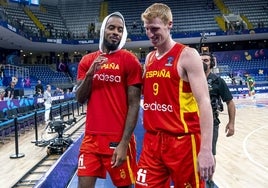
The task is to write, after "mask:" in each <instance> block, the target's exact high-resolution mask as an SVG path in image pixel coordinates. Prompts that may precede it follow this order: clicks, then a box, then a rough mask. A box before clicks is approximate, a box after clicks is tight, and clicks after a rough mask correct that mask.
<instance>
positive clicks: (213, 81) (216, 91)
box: [207, 73, 233, 102]
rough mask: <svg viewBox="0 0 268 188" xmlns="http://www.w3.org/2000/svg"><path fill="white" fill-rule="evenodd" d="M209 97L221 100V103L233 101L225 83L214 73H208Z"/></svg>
mask: <svg viewBox="0 0 268 188" xmlns="http://www.w3.org/2000/svg"><path fill="white" fill-rule="evenodd" d="M207 81H208V87H209V94H210V97H213V96H215V97H217V98H219V97H220V98H221V99H222V101H223V102H228V101H230V100H232V99H233V95H232V93H231V92H230V90H229V87H228V86H227V84H226V82H225V81H224V80H223V79H222V78H221V77H219V76H217V75H215V74H214V73H210V74H209V75H208V77H207Z"/></svg>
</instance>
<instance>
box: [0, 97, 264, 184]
mask: <svg viewBox="0 0 268 188" xmlns="http://www.w3.org/2000/svg"><path fill="white" fill-rule="evenodd" d="M235 104H236V108H237V115H236V125H235V129H236V130H235V135H234V136H233V137H226V136H225V133H224V129H225V125H226V122H227V118H228V115H227V110H226V106H225V110H224V112H222V113H221V114H220V119H221V126H220V130H219V139H218V145H217V155H216V159H217V165H216V172H215V175H214V181H215V183H216V184H217V186H218V187H219V188H267V187H268V157H267V156H268V116H267V113H268V97H258V96H257V97H256V101H253V100H251V99H248V98H246V99H244V98H240V99H235ZM40 128H41V129H42V127H40ZM34 139H35V136H34V131H28V132H27V133H26V134H23V135H21V136H20V138H19V145H20V147H19V152H20V153H24V154H25V157H23V158H19V159H10V155H12V154H14V153H15V146H14V139H12V140H11V141H9V142H7V143H5V144H0V167H1V171H0V187H3V188H9V187H11V186H12V185H13V184H14V183H16V182H17V181H18V180H19V179H20V177H22V176H23V175H24V173H25V172H27V171H28V170H29V169H30V168H31V167H32V166H34V164H35V163H37V162H38V161H39V160H40V159H41V158H42V157H44V156H45V155H46V148H43V147H37V146H35V145H34V144H33V143H31V141H33V140H34Z"/></svg>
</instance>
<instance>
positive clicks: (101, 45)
mask: <svg viewBox="0 0 268 188" xmlns="http://www.w3.org/2000/svg"><path fill="white" fill-rule="evenodd" d="M113 15H117V16H119V17H120V18H122V20H123V23H124V28H123V35H122V38H121V41H120V43H119V46H118V48H117V49H116V50H114V51H111V52H110V53H113V52H116V51H118V50H120V49H121V48H123V46H124V45H125V43H126V40H127V28H126V24H125V19H124V17H123V15H122V14H121V13H120V12H114V13H112V14H109V15H108V16H106V17H105V18H104V20H103V22H102V25H101V29H100V42H99V49H100V51H101V52H103V40H104V30H105V26H106V23H107V21H108V19H109V18H110V17H111V16H113Z"/></svg>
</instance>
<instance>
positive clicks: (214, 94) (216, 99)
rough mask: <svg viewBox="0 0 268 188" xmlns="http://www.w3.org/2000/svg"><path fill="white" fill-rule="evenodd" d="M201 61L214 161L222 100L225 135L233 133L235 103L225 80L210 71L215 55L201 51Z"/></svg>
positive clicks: (208, 183) (209, 184) (211, 183)
mask: <svg viewBox="0 0 268 188" xmlns="http://www.w3.org/2000/svg"><path fill="white" fill-rule="evenodd" d="M200 56H201V59H202V61H203V66H204V71H205V74H206V77H207V82H208V89H209V95H210V101H211V107H212V110H213V119H214V121H213V140H212V153H213V156H214V160H215V162H216V157H215V155H216V143H217V139H218V130H219V125H220V120H219V112H220V111H223V104H222V101H223V102H225V103H226V104H227V109H228V116H229V122H228V123H227V125H226V128H225V133H226V136H227V137H229V136H233V135H234V124H235V113H236V109H235V104H234V101H233V96H232V94H231V92H230V90H229V88H228V86H227V84H226V82H225V81H224V80H223V79H222V78H221V77H219V76H217V75H216V74H214V73H212V68H213V67H214V66H215V64H216V63H215V61H216V59H215V57H214V56H213V55H212V54H211V53H209V52H202V53H201V54H200ZM207 187H208V188H210V187H214V182H213V180H212V177H211V178H210V179H209V180H208V181H207Z"/></svg>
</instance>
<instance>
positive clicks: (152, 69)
mask: <svg viewBox="0 0 268 188" xmlns="http://www.w3.org/2000/svg"><path fill="white" fill-rule="evenodd" d="M184 47H185V46H184V45H182V44H178V43H177V44H175V45H174V47H173V48H172V49H171V50H170V51H169V52H168V53H167V54H165V55H164V56H163V57H161V59H159V60H158V59H157V58H156V57H155V51H154V52H151V53H150V54H149V55H148V58H147V62H146V67H145V71H146V72H145V75H144V86H143V93H144V104H143V108H144V128H145V129H146V130H147V131H149V132H155V133H157V132H166V133H168V134H174V135H181V134H188V133H199V132H200V123H199V115H198V106H197V103H196V100H195V98H194V96H193V94H192V90H191V87H190V84H189V82H185V81H183V80H182V79H181V78H180V76H179V74H178V70H177V64H178V63H179V62H178V60H179V57H180V54H181V51H182V50H183V49H184Z"/></svg>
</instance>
